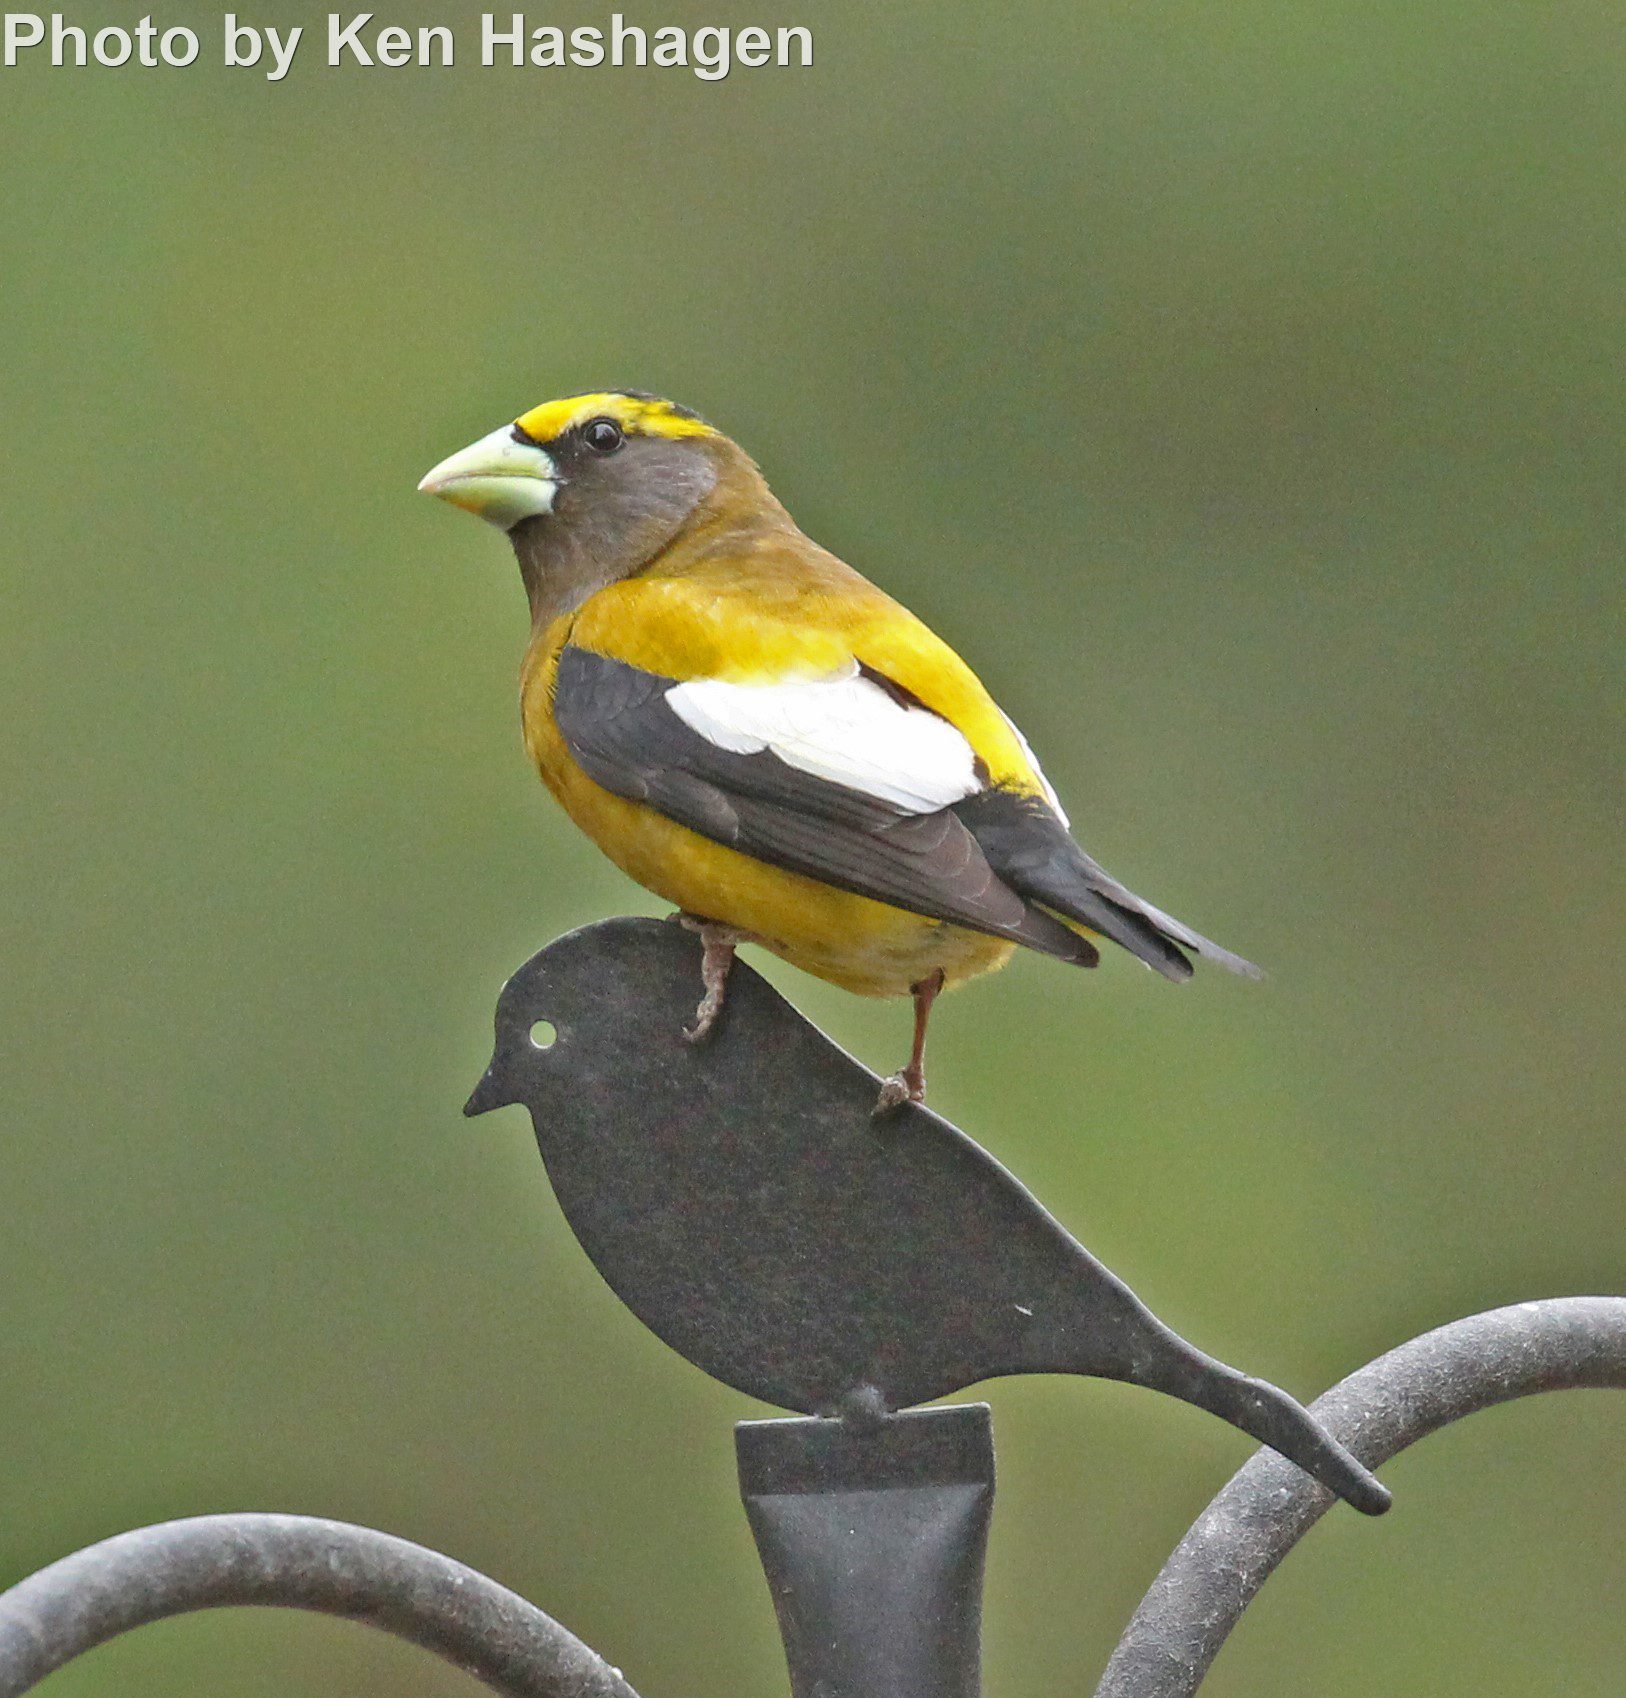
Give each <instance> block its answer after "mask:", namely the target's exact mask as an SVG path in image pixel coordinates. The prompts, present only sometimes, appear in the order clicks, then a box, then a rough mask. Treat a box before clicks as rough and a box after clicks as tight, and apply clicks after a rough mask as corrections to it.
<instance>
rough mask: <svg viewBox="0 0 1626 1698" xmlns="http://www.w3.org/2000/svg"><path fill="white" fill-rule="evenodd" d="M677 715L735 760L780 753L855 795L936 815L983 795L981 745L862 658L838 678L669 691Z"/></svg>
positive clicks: (709, 682) (697, 684)
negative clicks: (908, 700) (867, 672)
mask: <svg viewBox="0 0 1626 1698" xmlns="http://www.w3.org/2000/svg"><path fill="white" fill-rule="evenodd" d="M666 699H667V701H668V702H669V703H670V704H671V707H672V711H673V712H674V713H675V714H676V715H677V716H678V718H679V719H681V720H682V721H683V723H684V724H685V725H687V726H688V727H689V728H690V730H692V731H697V732H699V734H700V735H701V736H702V737H704V738H705V739H706V740H707V742H709V743H712V744H715V745H716V747H717V748H719V749H727V750H728V752H729V753H730V754H735V755H759V754H762V753H763V752H764V751H766V752H768V753H771V754H775V755H777V756H778V757H779V758H780V760H782V761H783V762H784V763H785V764H786V765H787V766H793V767H795V768H796V770H797V771H798V772H805V773H808V774H809V775H810V776H811V777H814V778H822V779H824V780H826V781H827V782H828V783H830V784H839V785H841V786H842V787H843V788H845V789H848V790H858V791H862V792H863V794H865V795H866V796H874V797H876V798H877V799H878V800H880V801H883V802H890V803H891V804H892V805H893V806H894V807H896V808H900V809H902V810H903V812H905V813H910V814H929V813H935V812H936V811H937V809H939V808H946V807H948V806H950V805H951V804H952V803H954V802H960V801H964V799H965V798H966V797H967V796H971V795H974V794H975V793H976V792H977V791H978V790H980V789H981V788H982V785H981V784H980V782H979V781H978V779H977V775H976V756H975V754H974V753H973V752H972V748H971V745H970V744H969V743H968V742H967V741H966V740H965V738H964V737H963V736H961V734H960V733H959V732H958V731H957V730H956V729H955V728H954V727H953V726H952V725H950V724H949V722H948V721H947V720H946V719H939V718H938V716H937V715H936V714H935V713H931V712H929V711H928V710H927V709H925V708H919V707H910V706H907V705H906V704H904V703H902V702H899V701H896V700H895V699H894V698H893V697H892V696H890V695H889V694H888V693H887V692H886V691H885V690H883V689H882V688H881V686H880V685H879V684H876V683H874V682H873V681H872V680H870V679H868V678H865V677H863V676H862V675H861V674H860V672H859V670H858V663H857V661H854V662H853V663H852V665H851V666H850V667H849V668H848V670H847V671H845V672H842V673H839V674H838V675H836V676H835V677H833V678H806V679H797V680H794V681H789V682H785V683H777V684H728V683H724V682H723V681H722V680H721V679H718V678H697V679H692V680H690V681H689V682H688V683H685V684H674V685H673V686H672V688H671V689H670V690H668V691H667V692H666Z"/></svg>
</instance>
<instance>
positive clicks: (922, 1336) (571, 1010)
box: [465, 919, 1389, 1514]
mask: <svg viewBox="0 0 1626 1698" xmlns="http://www.w3.org/2000/svg"><path fill="white" fill-rule="evenodd" d="M698 977H699V945H698V943H697V942H696V940H695V939H694V938H693V937H692V936H691V935H690V934H689V933H688V932H686V931H684V930H683V929H682V928H681V927H679V926H678V925H675V924H672V923H670V922H663V921H659V920H641V919H618V920H607V921H603V922H601V923H599V924H597V925H592V926H587V927H584V928H583V929H582V930H580V931H576V932H572V933H570V934H569V935H567V936H565V937H562V938H560V939H558V940H557V941H556V942H554V943H552V944H550V945H549V946H548V947H547V948H546V949H544V950H542V951H541V952H540V953H539V954H537V955H536V956H534V957H533V958H532V959H531V960H530V961H529V962H527V963H526V964H525V966H523V967H522V968H521V969H520V970H519V971H518V972H517V973H516V974H515V975H514V976H513V978H512V979H510V980H509V982H508V984H507V985H506V986H505V987H504V990H503V992H502V996H501V998H500V999H499V1001H498V1005H497V1020H496V1028H497V1041H496V1051H495V1054H494V1056H493V1059H492V1063H491V1066H490V1067H489V1068H488V1069H487V1071H486V1074H485V1076H484V1077H483V1078H482V1079H481V1081H480V1083H479V1085H478V1086H477V1087H476V1089H475V1091H474V1094H473V1096H472V1097H471V1098H470V1099H469V1102H468V1106H467V1109H466V1111H465V1112H467V1113H469V1114H481V1113H484V1112H486V1111H487V1110H489V1109H493V1108H498V1107H501V1106H503V1105H504V1104H508V1103H520V1104H523V1105H524V1106H525V1107H526V1108H527V1109H528V1110H529V1111H530V1114H531V1118H532V1122H533V1124H534V1126H535V1128H536V1137H537V1142H538V1144H539V1146H540V1148H541V1151H542V1157H543V1160H544V1161H545V1163H546V1164H547V1169H548V1174H549V1177H550V1179H551V1180H552V1183H553V1187H554V1190H555V1192H556V1193H557V1195H558V1198H559V1202H560V1205H561V1207H562V1208H563V1210H564V1213H565V1216H566V1218H567V1219H568V1221H569V1222H570V1225H571V1227H572V1229H573V1230H574V1232H575V1233H576V1236H577V1237H578V1238H579V1239H580V1241H581V1243H582V1246H583V1248H584V1249H585V1250H586V1251H587V1254H588V1255H589V1256H590V1257H591V1258H592V1260H593V1262H594V1263H595V1264H596V1266H597V1267H598V1269H599V1271H600V1273H602V1274H603V1276H604V1278H605V1279H606V1280H607V1281H608V1282H609V1284H610V1286H611V1287H612V1288H613V1289H614V1290H615V1292H616V1293H617V1295H618V1296H619V1297H620V1298H621V1299H622V1301H623V1302H625V1303H626V1304H627V1306H628V1307H629V1308H630V1309H631V1310H632V1311H633V1312H634V1314H636V1315H637V1316H638V1317H639V1318H640V1319H641V1320H642V1321H643V1322H644V1323H645V1324H646V1325H647V1326H648V1327H650V1328H651V1329H652V1330H653V1331H654V1332H655V1333H657V1334H658V1335H659V1336H660V1337H661V1338H662V1339H664V1340H665V1341H666V1342H667V1343H668V1344H669V1345H671V1346H672V1347H673V1348H674V1349H675V1350H677V1351H679V1352H680V1353H681V1354H682V1355H684V1356H686V1357H687V1358H688V1359H689V1360H690V1361H691V1362H693V1363H695V1364H696V1365H697V1366H699V1367H701V1368H703V1369H705V1370H706V1372H707V1373H709V1374H712V1375H714V1376H715V1377H716V1378H718V1379H720V1380H723V1381H725V1382H726V1383H727V1384H729V1385H731V1386H734V1387H736V1388H737V1389H739V1390H740V1391H743V1392H746V1393H748V1394H749V1395H750V1396H752V1397H756V1398H760V1399H762V1400H763V1401H764V1402H767V1403H773V1404H777V1405H779V1406H780V1407H782V1408H785V1409H793V1410H799V1411H801V1412H803V1413H804V1414H841V1413H847V1414H851V1413H854V1412H855V1411H857V1410H860V1409H864V1408H870V1409H873V1410H878V1411H885V1410H896V1409H901V1408H905V1407H908V1406H909V1405H912V1404H916V1403H921V1402H924V1401H926V1400H928V1399H930V1398H934V1397H941V1396H943V1395H945V1394H946V1393H949V1392H953V1391H958V1390H960V1389H962V1388H963V1387H965V1386H969V1385H973V1384H975V1383H977V1382H978V1381H980V1380H985V1379H990V1378H993V1377H995V1376H998V1375H1004V1374H1034V1373H1071V1374H1088V1375H1096V1376H1099V1377H1101V1378H1104V1379H1114V1380H1124V1381H1128V1382H1129V1383H1131V1384H1134V1385H1142V1386H1148V1387H1151V1388H1152V1389H1153V1390H1156V1391H1162V1392H1166V1393H1168V1394H1169V1395H1170V1396H1172V1397H1177V1398H1180V1399H1182V1400H1183V1401H1185V1402H1187V1403H1192V1404H1195V1405H1197V1407H1199V1408H1201V1409H1207V1410H1209V1411H1211V1412H1212V1413H1213V1414H1215V1415H1218V1416H1220V1417H1221V1418H1222V1419H1224V1420H1226V1421H1229V1422H1230V1423H1231V1424H1232V1425H1233V1426H1236V1427H1239V1428H1241V1430H1242V1431H1243V1432H1245V1433H1248V1434H1250V1435H1251V1436H1252V1437H1254V1438H1255V1439H1258V1440H1260V1441H1261V1442H1262V1443H1264V1444H1267V1445H1270V1446H1272V1447H1274V1448H1275V1449H1276V1450H1278V1451H1280V1452H1281V1453H1282V1454H1283V1455H1284V1456H1286V1457H1288V1458H1289V1459H1290V1460H1291V1461H1293V1462H1295V1463H1297V1464H1298V1465H1299V1466H1300V1467H1301V1468H1303V1469H1304V1470H1305V1471H1306V1472H1307V1473H1309V1474H1311V1475H1313V1476H1314V1477H1315V1478H1316V1479H1317V1480H1319V1481H1321V1482H1322V1484H1323V1485H1325V1486H1327V1487H1329V1488H1330V1489H1331V1490H1333V1491H1335V1492H1337V1493H1338V1494H1339V1496H1341V1497H1343V1498H1345V1499H1346V1500H1347V1501H1348V1502H1350V1503H1351V1504H1353V1505H1354V1506H1355V1507H1356V1508H1357V1509H1361V1510H1364V1511H1366V1512H1367V1513H1369V1514H1378V1513H1381V1512H1382V1511H1383V1510H1385V1509H1386V1508H1388V1506H1389V1494H1388V1492H1387V1491H1386V1490H1385V1489H1384V1487H1383V1486H1382V1485H1381V1484H1380V1483H1379V1482H1378V1481H1377V1480H1376V1479H1375V1478H1374V1477H1373V1476H1372V1475H1371V1474H1370V1473H1368V1472H1367V1470H1366V1469H1365V1468H1363V1467H1362V1466H1361V1464H1360V1463H1359V1462H1357V1461H1356V1460H1355V1458H1354V1457H1353V1456H1351V1455H1350V1454H1349V1452H1348V1451H1347V1450H1345V1449H1344V1448H1343V1446H1342V1445H1340V1444H1339V1443H1338V1442H1337V1441H1336V1440H1335V1439H1333V1438H1332V1437H1331V1435H1330V1434H1328V1433H1327V1432H1326V1431H1325V1430H1324V1429H1323V1428H1322V1427H1321V1426H1320V1425H1319V1424H1318V1423H1317V1422H1316V1421H1315V1419H1314V1418H1313V1417H1312V1416H1311V1415H1310V1414H1309V1413H1308V1412H1307V1411H1306V1410H1305V1409H1304V1408H1303V1407H1302V1406H1301V1405H1300V1404H1298V1403H1297V1402H1295V1401H1294V1400H1293V1399H1292V1398H1291V1397H1289V1396H1288V1395H1287V1394H1286V1393H1285V1392H1283V1391H1279V1390H1278V1389H1277V1388H1276V1387H1275V1386H1272V1385H1269V1384H1266V1383H1265V1382H1264V1381H1261V1380H1256V1379H1251V1378H1249V1377H1248V1376H1246V1375H1244V1374H1241V1373H1239V1372H1238V1371H1237V1370H1236V1369H1234V1368H1229V1367H1227V1366H1225V1364H1224V1363H1222V1362H1218V1361H1215V1360H1214V1359H1213V1358H1212V1357H1210V1356H1206V1355H1204V1354H1203V1353H1202V1352H1201V1351H1199V1350H1196V1349H1194V1348H1193V1347H1192V1346H1191V1345H1189V1344H1187V1343H1186V1342H1185V1340H1184V1339H1182V1338H1180V1337H1179V1336H1178V1335H1177V1334H1175V1333H1174V1332H1172V1331H1170V1329H1169V1328H1168V1327H1166V1326H1164V1325H1163V1323H1162V1322H1161V1321H1159V1320H1158V1319H1157V1318H1156V1316H1154V1315H1153V1314H1152V1313H1151V1311H1150V1310H1149V1309H1147V1308H1146V1306H1145V1305H1144V1304H1143V1303H1141V1301H1140V1300H1139V1299H1138V1298H1137V1297H1136V1296H1135V1295H1134V1293H1133V1292H1132V1291H1130V1289H1129V1288H1128V1286H1126V1285H1125V1284H1124V1283H1123V1282H1122V1281H1121V1280H1120V1279H1118V1278H1117V1277H1116V1276H1115V1275H1114V1274H1112V1273H1110V1272H1109V1271H1108V1270H1107V1269H1106V1268H1105V1267H1103V1266H1102V1265H1101V1263H1100V1262H1098V1261H1096V1259H1095V1258H1094V1257H1093V1256H1091V1255H1090V1253H1089V1252H1088V1251H1087V1250H1086V1249H1085V1248H1084V1247H1083V1245H1081V1244H1080V1243H1078V1241H1077V1240H1076V1239H1074V1238H1073V1237H1072V1236H1071V1235H1070V1234H1069V1233H1068V1232H1067V1231H1066V1229H1065V1228H1064V1227H1062V1226H1061V1224H1060V1223H1059V1222H1058V1221H1056V1220H1055V1219H1054V1218H1053V1217H1052V1216H1051V1215H1050V1214H1049V1213H1048V1212H1047V1211H1046V1210H1045V1209H1044V1207H1043V1206H1042V1205H1041V1204H1040V1203H1039V1201H1038V1200H1037V1199H1036V1198H1035V1197H1034V1196H1033V1195H1032V1193H1031V1192H1029V1191H1028V1190H1027V1189H1026V1188H1025V1187H1024V1186H1023V1185H1022V1184H1021V1183H1020V1182H1019V1181H1018V1180H1017V1179H1016V1178H1015V1177H1014V1176H1013V1175H1012V1174H1010V1173H1008V1172H1007V1171H1006V1170H1005V1169H1004V1168H1003V1167H1002V1166H1000V1164H999V1163H998V1162H996V1161H995V1160H994V1159H993V1157H992V1156H990V1155H989V1154H988V1153H987V1152H986V1151H985V1150H983V1149H982V1148H981V1147H980V1146H979V1145H977V1144H975V1143H973V1142H972V1140H971V1139H970V1138H968V1137H966V1135H965V1134H964V1133H963V1132H961V1131H959V1130H958V1129H957V1128H956V1127H954V1126H952V1125H950V1124H949V1123H948V1122H947V1121H946V1120H944V1119H942V1118H941V1117H940V1116H939V1115H936V1114H934V1113H933V1112H931V1110H929V1109H927V1108H924V1107H921V1106H919V1105H916V1104H908V1105H905V1106H904V1107H903V1108H902V1109H900V1110H899V1111H898V1112H897V1113H895V1114H893V1115H890V1116H888V1117H886V1118H884V1119H881V1120H876V1119H873V1118H872V1117H871V1110H872V1108H873V1107H874V1103H875V1097H876V1092H877V1089H878V1087H879V1080H878V1079H877V1077H876V1075H875V1074H873V1073H871V1072H870V1071H869V1069H868V1068H866V1067H863V1066H862V1065H860V1064H859V1063H858V1062H857V1061H855V1060H854V1059H853V1058H852V1057H851V1056H849V1055H847V1054H846V1053H845V1052H844V1051H842V1050H840V1049H838V1048H837V1047H836V1045H835V1044H833V1043H832V1042H831V1041H830V1040H829V1039H828V1038H827V1037H825V1036H824V1034H823V1033H822V1032H820V1031H819V1030H818V1029H817V1028H816V1027H815V1026H813V1025H812V1024H811V1023H810V1022H809V1021H807V1020H806V1019H804V1018H803V1017H802V1016H801V1015H800V1014H798V1013H797V1012H796V1010H795V1009H793V1008H792V1007H791V1006H790V1004H789V1003H787V1002H786V1001H785V1000H784V998H783V997H781V996H780V995H779V994H778V992H776V991H775V990H774V989H773V988H772V987H771V986H769V985H768V983H767V982H766V981H765V980H764V979H763V978H761V976H760V975H758V974H757V973H755V972H753V971H752V970H751V968H749V967H748V966H746V965H745V964H744V963H743V962H738V963H736V964H735V967H734V970H733V974H732V977H731V979H730V983H729V994H728V1002H727V1005H726V1007H725V1009H724V1012H723V1016H722V1018H721V1020H720V1021H719V1024H718V1029H717V1031H716V1033H715V1034H714V1036H713V1038H712V1040H711V1041H710V1042H709V1043H708V1044H706V1045H703V1046H698V1047H696V1046H692V1045H689V1044H686V1043H684V1041H683V1036H682V1032H683V1023H684V1019H683V1016H684V1013H685V1011H686V1010H687V1009H688V1007H689V1005H690V1004H692V1003H693V1001H694V987H695V985H696V983H697V982H698ZM544 1018H545V1019H546V1020H548V1021H549V1022H551V1023H552V1024H553V1025H554V1026H555V1027H556V1028H557V1029H558V1034H559V1038H560V1040H561V1041H560V1042H557V1043H556V1044H554V1046H553V1047H552V1048H550V1049H547V1050H545V1051H543V1050H539V1049H537V1048H536V1047H535V1045H534V1044H533V1043H532V1042H531V1039H530V1034H531V1032H532V1029H533V1027H534V1026H535V1025H536V1023H537V1022H538V1021H539V1020H542V1019H544ZM565 1039H568V1040H569V1041H568V1042H565V1041H563V1040H565Z"/></svg>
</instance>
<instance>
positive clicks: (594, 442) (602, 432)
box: [582, 419, 626, 454]
mask: <svg viewBox="0 0 1626 1698" xmlns="http://www.w3.org/2000/svg"><path fill="white" fill-rule="evenodd" d="M582 441H583V442H585V443H586V444H587V446H588V447H589V448H591V449H592V450H593V452H594V453H595V454H613V453H614V452H615V451H616V449H618V448H619V447H620V446H621V444H622V443H623V442H625V441H626V435H625V433H624V432H623V431H622V429H621V426H620V425H618V424H617V423H616V422H615V420H614V419H589V420H588V421H587V423H586V424H584V425H583V426H582Z"/></svg>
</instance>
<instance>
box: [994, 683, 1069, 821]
mask: <svg viewBox="0 0 1626 1698" xmlns="http://www.w3.org/2000/svg"><path fill="white" fill-rule="evenodd" d="M999 717H1000V718H1001V719H1003V720H1004V721H1005V723H1006V724H1007V725H1008V726H1010V728H1011V735H1012V736H1013V737H1014V738H1015V739H1016V741H1017V742H1018V743H1019V744H1020V745H1021V749H1022V753H1023V754H1024V755H1025V756H1026V757H1027V763H1028V765H1029V766H1030V767H1032V768H1033V776H1034V777H1035V778H1036V779H1038V781H1039V788H1040V789H1041V790H1042V791H1044V799H1045V800H1046V801H1047V802H1048V803H1049V804H1050V806H1051V807H1052V808H1054V809H1055V810H1056V818H1057V819H1059V820H1060V821H1061V823H1062V824H1063V825H1064V826H1066V827H1067V829H1068V830H1069V831H1071V830H1072V828H1073V822H1072V821H1071V820H1070V819H1068V817H1067V810H1066V809H1065V808H1064V807H1063V806H1062V805H1061V797H1059V796H1058V795H1057V794H1056V787H1055V785H1053V784H1052V783H1051V782H1050V780H1049V779H1048V778H1046V777H1045V775H1044V768H1043V767H1042V766H1040V765H1039V757H1038V756H1037V755H1035V754H1034V752H1033V749H1032V747H1031V746H1030V745H1029V743H1028V740H1027V738H1026V737H1024V736H1023V735H1022V727H1021V726H1020V725H1018V724H1017V723H1016V721H1015V720H1014V719H1012V718H1011V716H1010V715H1009V714H1008V713H1006V711H1005V710H1004V708H1001V709H1000V710H999Z"/></svg>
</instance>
